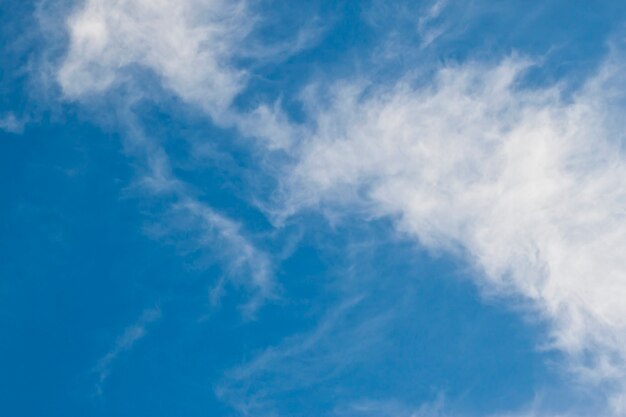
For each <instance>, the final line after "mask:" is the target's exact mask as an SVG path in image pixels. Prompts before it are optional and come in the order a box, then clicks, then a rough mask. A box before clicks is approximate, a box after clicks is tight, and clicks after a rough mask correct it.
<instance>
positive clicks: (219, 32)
mask: <svg viewBox="0 0 626 417" xmlns="http://www.w3.org/2000/svg"><path fill="white" fill-rule="evenodd" d="M252 24H253V19H252V18H251V17H250V16H249V15H248V11H247V4H246V2H245V1H239V0H237V1H225V0H209V1H200V0H183V1H168V0H115V1H104V0H87V1H85V2H84V3H83V4H82V5H81V6H80V7H78V9H77V10H76V11H75V12H74V13H73V14H72V15H71V16H70V17H69V18H68V20H67V26H68V32H69V49H68V52H67V54H66V56H65V57H64V59H63V61H62V63H61V65H60V67H59V68H58V72H57V80H58V82H59V84H60V86H61V88H62V90H63V93H64V95H65V98H66V99H70V100H78V101H80V100H83V99H85V98H89V97H92V96H105V95H106V94H107V93H108V92H109V90H110V89H112V88H114V87H115V86H116V83H118V82H125V81H128V82H129V83H130V84H131V85H134V84H136V83H137V82H138V81H139V78H138V77H140V76H141V72H133V68H136V67H137V66H139V67H142V68H144V69H148V70H150V71H153V72H154V74H156V75H157V76H158V77H159V79H160V81H161V82H162V83H163V85H164V86H165V87H166V88H169V89H170V90H171V91H173V92H174V93H175V94H176V95H178V96H179V97H180V98H181V99H183V100H184V101H186V102H188V103H189V104H192V105H195V106H198V107H200V108H201V109H202V110H203V111H205V112H206V113H207V114H208V115H209V116H210V117H211V118H213V119H214V121H215V122H216V123H217V124H220V125H232V124H234V125H240V130H241V131H242V132H243V133H244V134H245V133H248V132H249V131H251V130H253V131H258V130H259V129H264V131H266V132H267V134H268V136H272V137H274V134H275V133H276V132H283V134H282V135H281V136H280V137H278V136H276V143H277V144H279V145H280V144H281V140H285V133H284V132H286V130H284V129H280V128H279V127H278V126H279V125H283V124H285V122H284V120H283V119H281V116H280V114H279V113H277V112H276V111H275V110H272V109H271V108H270V107H267V106H259V108H257V109H255V110H254V111H252V112H251V113H250V114H248V115H245V116H244V115H240V114H238V113H236V112H234V111H230V110H229V108H230V105H231V102H232V100H233V98H234V97H235V96H236V95H237V94H238V93H239V92H240V91H241V89H242V88H243V86H244V85H245V80H246V74H245V72H244V71H242V70H240V69H237V68H236V67H235V66H234V65H233V63H232V62H231V61H232V59H233V58H234V57H235V56H236V55H237V52H238V51H239V52H241V51H242V47H241V45H240V43H241V42H242V41H243V39H244V38H245V37H246V36H247V34H248V32H249V31H250V30H251V28H252ZM131 90H132V91H133V93H132V94H129V95H127V96H125V97H124V100H123V102H121V103H120V102H116V103H115V109H114V111H113V112H112V113H113V115H114V116H113V119H114V122H113V123H114V124H115V125H118V126H119V127H120V129H121V130H122V131H123V133H124V136H123V137H124V143H125V149H126V152H127V154H128V155H129V156H131V157H133V158H135V159H136V160H138V161H139V167H140V168H139V171H140V172H141V175H140V178H139V180H138V181H137V183H136V184H135V185H136V187H134V189H135V190H136V189H139V190H141V191H142V192H147V193H148V194H149V195H150V196H152V197H163V198H165V199H172V198H173V200H168V201H169V203H168V209H166V210H165V211H166V212H169V213H170V219H171V222H170V223H169V224H163V225H161V231H160V232H159V233H160V234H161V235H163V233H164V232H165V231H166V230H169V231H171V232H175V231H181V228H183V227H186V226H185V225H189V224H193V227H194V228H198V229H199V230H201V231H202V235H201V236H200V237H199V238H198V239H196V240H195V241H194V244H195V245H197V246H198V248H205V249H206V250H207V251H211V252H213V253H214V255H215V256H214V258H217V259H219V260H220V261H221V262H222V264H223V265H224V266H225V267H226V269H227V271H228V276H229V278H230V279H233V280H235V281H237V282H238V283H239V284H240V285H243V286H245V287H247V288H249V289H250V290H251V291H252V293H253V294H252V296H251V299H250V301H249V302H248V303H247V304H246V306H245V308H244V313H245V314H246V315H249V316H250V315H253V314H254V312H255V309H256V308H257V307H258V306H259V305H260V304H261V301H262V300H263V299H264V298H266V297H269V296H271V295H272V294H271V293H272V289H273V284H272V282H273V280H272V267H271V263H270V260H269V257H268V256H267V255H266V254H265V253H263V252H262V251H260V250H258V249H257V248H256V247H255V246H254V245H253V244H252V243H251V242H250V240H249V239H247V238H246V237H244V234H243V232H242V230H241V229H242V227H241V225H239V224H238V223H237V222H236V221H234V220H231V219H229V218H227V216H226V215H224V214H220V213H218V212H217V211H216V210H215V209H213V208H212V207H210V206H209V205H208V204H207V203H205V202H202V201H201V200H200V199H199V198H197V197H196V193H194V192H192V191H191V190H190V187H189V186H188V185H187V184H185V183H184V182H183V181H181V180H180V179H179V178H177V176H176V174H175V173H174V172H173V170H172V167H171V162H170V157H169V155H168V154H167V152H166V151H165V149H164V148H163V146H162V145H161V144H160V143H159V141H158V139H155V138H151V137H148V135H146V134H145V133H144V129H143V126H142V125H141V122H140V121H139V119H138V118H137V117H136V115H135V110H134V105H135V104H136V102H137V101H139V100H141V98H142V96H143V94H142V93H141V92H140V91H141V90H140V89H137V88H135V87H133V88H132V89H131ZM110 105H111V103H108V106H110ZM96 110H98V111H99V110H101V108H97V109H96ZM288 127H289V126H287V128H288ZM181 216H183V217H184V216H187V217H188V219H185V220H181ZM159 233H157V234H159ZM225 279H226V278H222V280H220V283H219V284H218V289H219V288H221V285H222V284H223V282H224V281H225ZM218 294H219V291H215V293H214V295H215V296H216V297H213V298H214V299H216V298H217V295H218Z"/></svg>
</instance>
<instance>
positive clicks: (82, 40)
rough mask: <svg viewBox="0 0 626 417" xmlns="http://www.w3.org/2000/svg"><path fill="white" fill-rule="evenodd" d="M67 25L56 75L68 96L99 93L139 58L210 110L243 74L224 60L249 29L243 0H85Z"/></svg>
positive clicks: (223, 102)
mask: <svg viewBox="0 0 626 417" xmlns="http://www.w3.org/2000/svg"><path fill="white" fill-rule="evenodd" d="M68 29H69V35H70V45H69V51H68V54H67V56H66V58H65V60H64V62H63V64H62V66H61V68H60V70H59V73H58V80H59V82H60V84H61V87H62V88H63V92H64V93H65V94H66V95H67V96H68V97H71V98H76V97H80V96H82V95H87V94H93V93H98V92H103V91H105V90H106V89H107V88H109V87H111V85H112V84H113V83H114V82H115V81H116V80H117V79H118V78H120V77H123V76H124V70H127V69H128V68H129V67H132V66H133V65H140V66H143V67H145V68H147V69H150V70H153V71H154V72H155V73H156V74H158V75H159V76H160V77H162V80H163V83H164V85H165V86H166V87H168V88H170V89H172V90H173V91H174V92H175V93H176V94H178V95H180V96H181V97H182V98H183V99H185V100H187V101H189V102H192V103H194V104H197V105H200V106H202V107H203V108H204V109H205V110H206V111H208V112H209V113H210V114H211V115H212V116H216V115H219V114H220V113H221V112H222V111H223V110H224V109H225V108H227V107H228V106H229V105H230V102H231V100H232V99H233V97H234V96H235V95H236V94H237V93H238V92H239V90H240V89H241V86H242V84H243V82H244V79H245V74H244V73H243V72H242V71H239V70H237V69H236V68H234V66H233V65H232V63H231V62H230V59H231V58H232V55H233V49H234V48H235V47H236V44H237V41H240V40H241V39H242V38H243V37H245V35H246V34H247V32H248V30H249V29H250V21H249V20H248V18H247V16H246V8H245V3H244V2H242V1H224V0H209V1H198V0H184V1H169V0H115V1H105V0H88V1H86V2H85V3H84V5H83V6H82V7H80V8H79V9H78V10H77V11H76V13H75V14H73V15H72V16H71V17H70V18H69V20H68Z"/></svg>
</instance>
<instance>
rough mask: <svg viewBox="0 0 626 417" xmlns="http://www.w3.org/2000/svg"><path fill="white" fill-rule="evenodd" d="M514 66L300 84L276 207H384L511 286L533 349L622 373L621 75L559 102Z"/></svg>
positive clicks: (580, 369)
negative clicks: (293, 152)
mask: <svg viewBox="0 0 626 417" xmlns="http://www.w3.org/2000/svg"><path fill="white" fill-rule="evenodd" d="M526 66H527V63H525V62H523V61H521V60H519V59H507V60H504V61H502V62H500V63H498V64H496V65H490V64H478V63H470V64H466V65H462V66H458V67H449V68H443V69H441V70H440V71H439V73H438V74H437V76H436V78H435V80H434V81H433V83H429V84H427V85H423V84H422V85H421V86H418V87H415V86H413V85H412V84H411V80H405V81H403V82H400V83H398V84H397V85H395V86H393V87H391V88H389V87H388V86H376V85H368V86H362V85H358V84H354V83H346V84H344V85H338V86H336V88H335V90H334V91H333V92H332V94H331V96H330V97H324V96H320V95H317V96H316V95H315V94H312V95H309V99H308V108H309V111H310V117H311V118H312V119H313V120H314V125H315V131H314V134H312V135H311V137H309V138H308V140H307V141H306V143H305V144H304V145H303V148H302V149H301V151H300V152H301V155H302V156H301V157H300V160H299V162H298V163H297V164H296V166H295V168H293V170H292V171H290V172H288V173H285V177H284V184H283V185H284V192H285V196H286V208H285V210H286V212H287V213H290V212H294V211H297V210H300V209H302V208H306V207H318V206H319V205H320V204H331V205H335V206H336V205H337V204H339V205H343V207H344V208H350V207H352V208H354V207H355V204H356V205H359V206H360V207H361V209H362V208H365V209H366V210H367V211H368V212H369V213H370V214H373V215H375V216H390V217H392V218H394V219H396V225H397V229H398V230H399V231H400V232H402V233H404V234H408V235H410V236H414V237H415V238H416V239H418V240H419V241H420V242H421V243H422V244H423V245H424V246H426V247H427V248H430V249H432V250H448V251H452V252H455V253H457V254H459V255H462V256H464V257H466V258H467V259H468V260H469V261H470V262H471V263H472V264H474V265H475V267H476V269H477V274H476V276H477V279H478V280H479V282H480V284H481V286H483V288H485V290H486V291H489V292H496V293H500V294H507V295H521V296H523V298H524V299H525V300H527V301H528V303H529V304H531V305H532V306H533V308H534V309H535V310H536V311H537V312H539V313H540V314H541V315H542V317H544V318H545V319H546V320H547V321H548V322H549V323H550V325H551V329H552V331H551V335H550V336H551V340H550V341H549V343H547V345H549V346H550V347H554V348H558V349H561V350H562V351H564V352H566V353H567V354H568V355H569V357H570V358H571V360H572V363H571V365H572V369H573V370H575V371H576V372H577V373H578V374H579V375H580V376H582V378H583V379H584V380H585V381H587V382H590V381H591V382H593V383H603V384H607V383H608V384H610V385H621V384H622V381H624V380H625V378H626V348H625V347H626V303H625V302H624V300H626V256H624V251H625V250H626V211H625V210H624V207H626V188H625V187H624V179H625V178H626V164H625V160H624V155H623V151H622V149H621V147H622V144H621V137H622V133H623V130H624V129H623V128H624V126H623V123H622V122H621V119H620V117H619V114H620V112H621V111H622V110H623V106H616V104H615V103H617V102H618V101H619V100H620V94H621V93H622V92H623V90H617V91H616V90H615V88H616V87H618V86H619V85H620V83H621V81H620V80H619V78H618V76H619V72H618V71H617V68H614V67H612V65H611V64H607V65H605V66H604V67H603V69H602V70H601V72H600V73H599V74H598V75H597V76H595V77H594V78H593V79H591V80H590V81H589V83H588V84H587V85H586V86H585V87H584V88H583V89H582V90H581V91H579V92H578V93H576V94H575V95H574V96H573V97H572V98H571V99H569V100H566V99H564V98H563V94H562V91H560V89H559V87H558V86H556V87H553V88H546V89H523V88H518V87H516V80H517V78H518V77H519V75H520V74H521V73H523V71H524V69H525V68H526ZM365 87H367V88H365ZM611 88H612V89H611ZM613 401H614V407H615V410H616V412H617V413H623V412H626V404H625V403H624V400H623V399H622V397H620V396H619V395H618V394H616V395H615V396H614V397H613Z"/></svg>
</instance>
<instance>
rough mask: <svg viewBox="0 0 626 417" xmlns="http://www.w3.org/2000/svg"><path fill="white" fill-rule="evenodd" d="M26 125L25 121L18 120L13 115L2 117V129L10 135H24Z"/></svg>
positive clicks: (8, 114)
mask: <svg viewBox="0 0 626 417" xmlns="http://www.w3.org/2000/svg"><path fill="white" fill-rule="evenodd" d="M24 124H25V121H24V120H20V119H18V118H17V117H16V116H15V114H13V113H6V114H5V115H4V116H2V117H0V129H1V130H4V131H6V132H9V133H22V131H23V130H24Z"/></svg>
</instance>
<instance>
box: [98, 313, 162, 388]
mask: <svg viewBox="0 0 626 417" xmlns="http://www.w3.org/2000/svg"><path fill="white" fill-rule="evenodd" d="M160 318H161V310H159V309H158V308H150V309H146V310H144V311H143V312H142V313H141V317H139V319H138V320H137V321H136V322H135V323H133V324H132V325H130V326H128V327H127V328H126V329H124V332H123V333H122V334H121V335H120V336H119V337H118V338H117V339H116V340H115V345H114V346H113V348H112V349H111V350H110V351H109V352H107V354H106V355H104V356H103V357H102V358H101V359H100V360H99V361H98V364H97V365H96V367H95V370H94V371H95V372H96V373H97V374H98V383H97V386H96V388H97V391H98V394H102V388H103V385H104V383H105V381H106V380H107V378H108V377H109V375H110V374H111V366H112V365H113V362H114V361H115V359H117V357H118V356H119V355H120V354H121V353H123V352H126V351H129V350H131V349H132V348H133V346H134V345H135V343H137V342H138V341H139V340H141V339H142V338H143V337H144V336H145V335H146V333H147V326H148V325H149V324H151V323H153V322H155V321H156V320H158V319H160Z"/></svg>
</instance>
